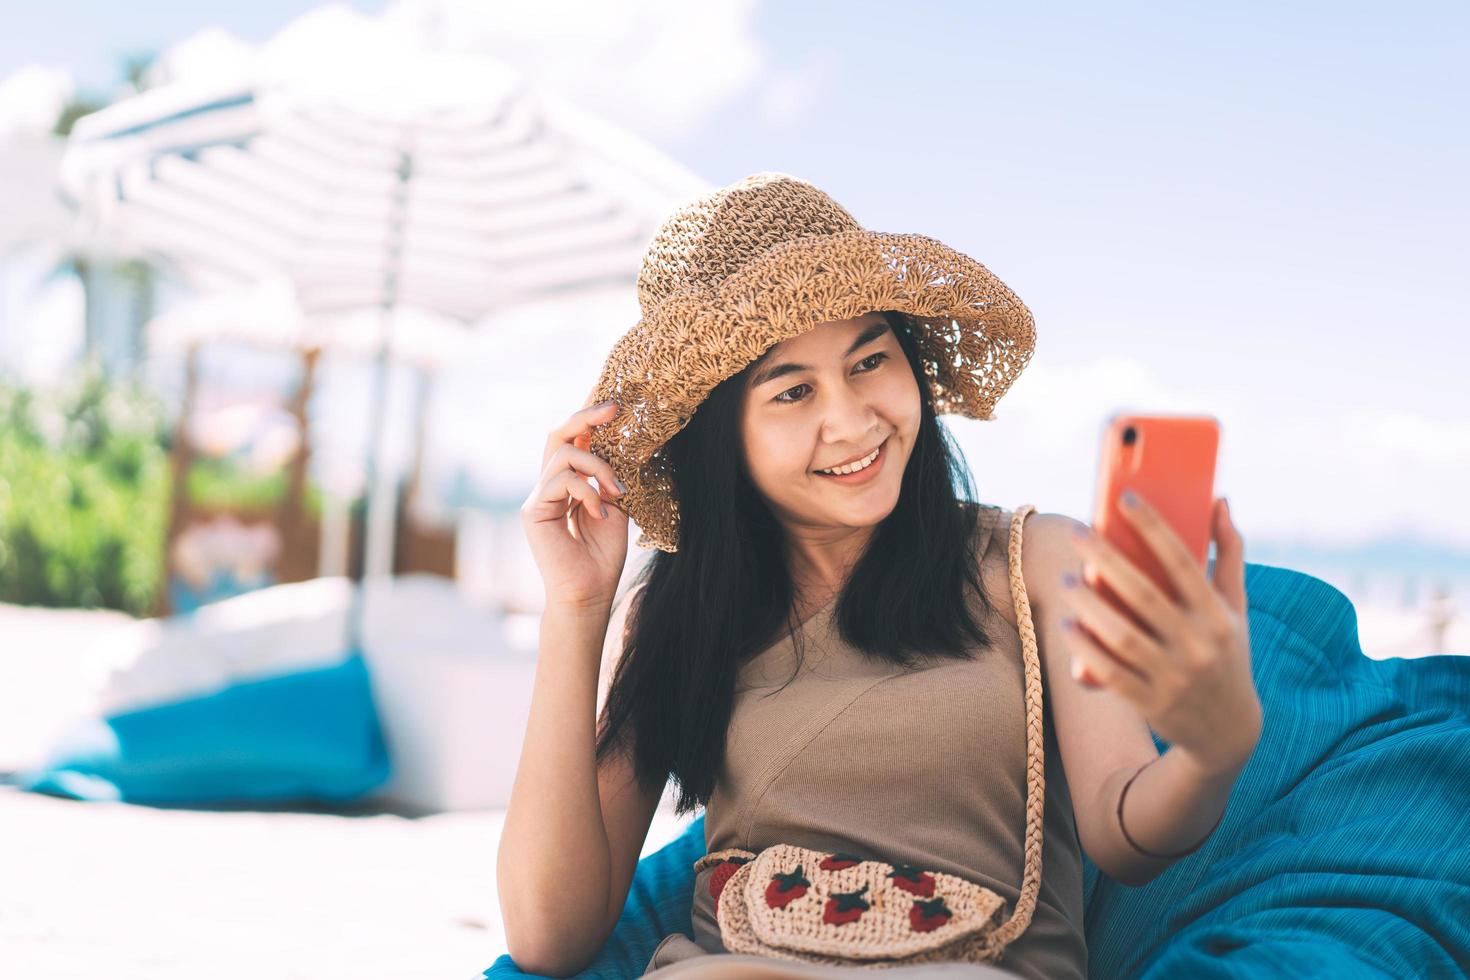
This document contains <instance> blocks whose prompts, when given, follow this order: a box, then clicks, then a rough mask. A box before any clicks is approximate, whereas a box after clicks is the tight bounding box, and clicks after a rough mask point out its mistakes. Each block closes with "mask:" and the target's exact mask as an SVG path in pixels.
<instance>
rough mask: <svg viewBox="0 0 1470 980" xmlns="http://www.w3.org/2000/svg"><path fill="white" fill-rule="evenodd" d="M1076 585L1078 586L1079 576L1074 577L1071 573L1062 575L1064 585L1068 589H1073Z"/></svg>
mask: <svg viewBox="0 0 1470 980" xmlns="http://www.w3.org/2000/svg"><path fill="white" fill-rule="evenodd" d="M1076 584H1077V576H1076V575H1073V574H1072V573H1071V572H1063V573H1062V585H1064V586H1065V587H1067V588H1069V589H1070V588H1072V587H1073V586H1074V585H1076Z"/></svg>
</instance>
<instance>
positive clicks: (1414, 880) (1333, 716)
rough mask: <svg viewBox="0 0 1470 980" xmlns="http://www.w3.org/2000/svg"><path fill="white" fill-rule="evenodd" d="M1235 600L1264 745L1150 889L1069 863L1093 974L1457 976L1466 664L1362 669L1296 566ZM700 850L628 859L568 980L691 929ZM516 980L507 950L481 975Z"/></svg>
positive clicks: (1469, 870)
mask: <svg viewBox="0 0 1470 980" xmlns="http://www.w3.org/2000/svg"><path fill="white" fill-rule="evenodd" d="M1246 592H1247V595H1248V596H1249V602H1250V616H1249V618H1250V633H1251V654H1252V656H1251V660H1252V671H1253V674H1254V677H1255V683H1256V689H1257V691H1258V692H1259V693H1260V697H1261V701H1262V705H1263V707H1264V709H1265V716H1266V724H1265V729H1264V731H1263V733H1262V737H1261V743H1260V745H1259V746H1258V747H1257V749H1256V752H1255V754H1254V755H1253V756H1252V757H1251V761H1250V763H1249V764H1248V765H1247V767H1246V769H1245V771H1244V772H1243V773H1242V774H1241V776H1240V779H1239V780H1238V781H1237V783H1236V785H1235V788H1234V791H1233V792H1232V794H1231V798H1230V803H1229V806H1228V808H1227V810H1226V814H1225V818H1224V820H1223V821H1222V822H1221V825H1220V827H1219V829H1217V830H1216V831H1215V833H1214V834H1213V835H1212V836H1211V838H1210V840H1209V841H1208V842H1207V843H1206V844H1205V846H1204V847H1202V848H1200V850H1198V851H1196V852H1195V853H1194V854H1191V855H1189V856H1188V857H1186V858H1183V859H1181V860H1179V861H1177V862H1175V863H1174V864H1173V865H1171V866H1170V868H1169V869H1168V870H1167V871H1165V872H1164V873H1163V874H1162V875H1160V876H1159V877H1158V878H1155V879H1154V880H1153V881H1151V882H1150V883H1149V884H1147V885H1146V886H1144V887H1142V888H1130V887H1127V886H1125V885H1120V884H1118V883H1117V882H1114V881H1112V880H1111V879H1110V878H1108V877H1106V876H1105V875H1101V874H1099V873H1098V871H1097V868H1096V866H1095V865H1093V864H1092V862H1091V861H1090V860H1089V859H1087V858H1086V855H1084V860H1083V870H1084V910H1085V911H1084V914H1085V920H1086V933H1087V943H1088V960H1089V964H1088V965H1089V973H1090V975H1091V976H1093V977H1143V978H1152V980H1162V978H1166V977H1180V976H1187V977H1257V976H1292V977H1301V976H1332V977H1380V976H1387V977H1406V976H1461V975H1464V973H1465V971H1466V970H1467V969H1470V845H1467V844H1466V841H1467V840H1470V780H1467V779H1466V778H1464V774H1465V773H1467V772H1470V718H1467V715H1466V710H1467V709H1466V707H1465V706H1466V705H1467V704H1470V656H1462V657H1453V656H1437V657H1422V658H1418V659H1413V660H1404V659H1393V660H1383V661H1380V660H1373V659H1370V658H1368V657H1366V656H1364V655H1363V652H1362V650H1361V648H1360V647H1359V646H1358V639H1357V615H1356V612H1355V611H1354V609H1353V606H1352V603H1351V602H1350V601H1348V599H1347V597H1346V596H1344V595H1343V594H1342V593H1340V592H1338V591H1337V590H1336V589H1334V588H1332V586H1330V585H1328V584H1327V583H1326V582H1323V581H1321V580H1319V579H1316V578H1313V577H1311V576H1309V575H1304V574H1302V573H1300V572H1296V571H1292V570H1291V569H1286V568H1276V567H1273V566H1269V565H1258V564H1249V563H1248V564H1247V565H1246ZM1466 652H1467V653H1470V651H1466ZM1154 740H1155V744H1156V745H1157V746H1158V747H1159V749H1160V750H1161V751H1163V750H1166V749H1167V748H1168V743H1167V742H1165V741H1163V740H1161V739H1159V738H1158V737H1157V736H1155V739H1154ZM703 853H704V818H703V816H701V817H700V818H699V819H698V820H696V821H694V822H693V823H692V824H691V825H690V826H689V827H688V828H687V829H686V831H685V832H684V834H683V835H682V836H680V837H679V838H678V839H676V840H675V841H673V842H672V843H670V844H669V845H667V846H666V847H664V848H663V849H662V850H660V851H658V852H657V853H655V854H651V855H649V856H648V857H646V858H644V859H643V860H642V861H640V862H639V864H638V869H637V872H636V873H635V875H634V878H633V884H632V888H631V890H630V893H629V897H628V904H627V905H626V906H625V907H624V910H623V915H622V917H621V918H620V919H619V920H618V924H617V927H616V928H615V929H614V930H613V933H612V936H611V937H610V938H609V940H608V942H607V944H606V945H605V946H604V948H603V950H602V952H601V953H599V955H598V957H597V959H596V960H595V961H594V962H593V963H592V965H591V966H589V967H588V968H587V969H586V970H585V971H583V972H582V973H579V974H577V976H578V977H585V978H592V977H598V978H602V980H621V978H631V977H636V976H639V975H640V974H641V973H642V971H643V968H644V967H645V966H646V965H647V963H648V959H649V957H651V956H652V955H653V950H654V949H655V947H657V945H658V943H659V941H660V940H661V939H662V938H663V937H664V936H665V935H667V934H668V933H670V932H675V931H678V932H684V933H685V934H686V935H692V927H691V925H690V922H689V907H690V904H691V901H692V899H693V887H694V876H693V871H692V869H691V868H690V865H691V864H693V862H694V861H695V860H697V859H698V858H699V856H700V855H702V854H703ZM526 975H527V974H523V973H521V972H520V971H519V970H517V969H516V966H515V963H514V962H513V961H512V960H511V959H510V957H509V956H501V957H500V958H499V959H498V960H496V961H495V963H494V965H493V966H491V968H490V969H489V970H487V971H485V973H484V976H485V977H493V978H506V977H520V976H526Z"/></svg>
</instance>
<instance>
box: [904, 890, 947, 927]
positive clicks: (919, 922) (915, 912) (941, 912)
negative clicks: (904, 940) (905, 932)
mask: <svg viewBox="0 0 1470 980" xmlns="http://www.w3.org/2000/svg"><path fill="white" fill-rule="evenodd" d="M953 914H954V913H953V912H951V911H950V910H949V906H947V905H945V904H944V896H943V895H941V896H939V897H938V898H931V899H929V900H928V901H925V900H924V899H922V898H920V899H915V900H914V907H913V908H911V909H909V925H911V926H913V927H914V931H915V932H933V931H934V930H935V929H938V928H939V927H940V926H942V925H944V924H945V923H946V922H948V921H949V920H950V917H951V916H952V915H953Z"/></svg>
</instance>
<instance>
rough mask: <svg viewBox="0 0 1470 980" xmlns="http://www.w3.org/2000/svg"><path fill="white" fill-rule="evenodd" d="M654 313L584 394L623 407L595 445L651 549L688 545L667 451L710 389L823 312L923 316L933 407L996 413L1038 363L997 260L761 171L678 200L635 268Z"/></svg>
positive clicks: (1030, 333) (642, 297)
mask: <svg viewBox="0 0 1470 980" xmlns="http://www.w3.org/2000/svg"><path fill="white" fill-rule="evenodd" d="M638 303H639V306H640V308H641V312H642V318H641V319H640V320H639V321H638V323H637V324H636V325H635V326H634V327H633V328H632V329H631V330H629V331H628V332H627V333H626V334H624V335H623V336H622V337H621V338H620V339H619V340H618V341H617V343H615V344H614V345H613V348H612V350H611V351H610V352H609V354H608V357H607V361H606V363H605V364H604V365H603V368H602V374H601V376H600V377H599V378H598V381H597V387H596V388H594V389H593V392H592V395H591V397H590V398H589V399H588V402H587V404H589V405H593V404H598V403H600V402H603V401H606V400H608V399H615V400H616V401H617V402H618V413H617V414H616V415H615V416H613V418H612V419H611V420H609V421H608V422H605V423H603V424H601V425H597V426H594V427H593V428H592V432H591V438H590V445H589V448H590V449H591V451H592V452H593V453H595V454H596V455H598V456H600V457H602V458H603V459H605V460H607V462H608V463H609V464H610V465H611V466H612V469H613V472H614V473H615V474H616V475H617V477H618V479H619V480H621V481H622V482H623V485H624V486H626V487H627V488H628V489H627V492H626V493H625V494H623V495H622V496H621V497H615V498H613V500H612V501H611V503H612V504H613V505H614V506H616V507H619V508H620V509H622V510H623V511H624V512H626V513H627V514H628V516H629V518H630V519H631V520H632V521H633V522H634V523H635V524H637V525H638V526H639V528H641V529H642V533H641V534H640V536H639V538H638V546H639V547H640V548H648V547H656V548H658V549H660V550H662V551H668V552H673V551H677V550H678V543H679V502H678V500H676V499H675V497H674V485H673V479H672V471H671V465H670V461H669V459H668V457H667V456H666V454H665V453H664V452H663V451H662V447H663V445H664V443H665V442H667V441H668V440H669V439H670V438H671V437H672V436H674V435H675V434H676V433H677V432H678V431H679V430H680V429H682V428H683V427H684V426H685V424H687V423H688V421H689V419H690V418H691V417H692V416H693V415H694V410H695V409H696V408H698V407H699V405H700V403H701V402H703V401H704V399H705V397H706V396H707V395H709V393H710V391H712V390H713V389H714V387H715V386H716V385H718V384H719V383H720V382H721V381H724V380H725V379H726V378H728V377H730V376H731V375H734V374H737V373H739V372H740V371H741V370H742V369H743V368H745V366H746V365H748V364H749V363H750V362H751V361H753V360H755V359H756V358H757V357H759V356H760V355H761V354H763V353H764V352H765V351H766V350H767V349H768V348H770V347H772V346H774V345H775V344H778V343H780V342H781V341H783V340H787V339H789V338H791V337H795V336H797V335H798V334H801V333H804V332H806V331H807V330H810V329H811V328H812V327H814V326H816V325H817V324H819V323H825V322H828V321H832V320H850V319H853V318H855V317H859V316H861V315H863V314H864V313H870V312H873V311H879V310H896V311H898V312H901V313H906V314H908V316H909V319H910V322H911V323H912V325H913V327H914V339H915V340H916V341H917V344H918V347H919V350H920V354H921V359H922V361H923V366H924V374H925V376H926V378H927V380H928V383H929V389H930V391H931V393H932V394H933V399H934V410H935V412H936V414H940V415H943V414H958V415H963V416H965V417H967V418H973V419H990V418H991V410H992V409H993V408H994V406H995V403H996V402H997V401H998V400H999V399H1000V397H1001V396H1002V395H1004V394H1005V393H1006V391H1007V390H1008V389H1009V388H1010V387H1011V385H1012V384H1013V383H1014V382H1015V380H1016V378H1017V376H1018V375H1019V374H1020V373H1021V371H1022V370H1023V369H1024V368H1025V367H1026V364H1027V362H1028V361H1029V360H1030V359H1031V353H1032V351H1033V350H1034V349H1035V346H1036V328H1035V325H1034V322H1033V320H1032V317H1031V311H1030V310H1028V309H1027V308H1026V304H1024V303H1022V302H1021V300H1020V298H1019V297H1017V296H1016V294H1015V293H1013V292H1012V291H1011V290H1010V288H1009V287H1008V286H1006V284H1005V283H1003V282H1001V281H1000V280H999V279H997V278H996V277H995V275H994V274H993V273H991V271H990V270H989V269H987V268H985V266H983V265H981V264H980V263H979V262H976V261H975V260H974V259H972V258H969V257H968V256H965V255H963V254H961V253H959V252H957V251H955V250H954V249H952V248H950V247H949V246H947V245H945V244H943V243H942V242H939V241H937V240H935V239H933V238H928V237H926V236H924V235H898V234H885V233H883V232H875V231H867V230H865V229H864V228H863V227H862V226H861V225H859V224H858V223H857V221H856V220H855V219H854V218H853V217H852V215H850V214H848V213H847V211H846V210H845V209H844V208H843V207H842V206H841V205H839V204H838V203H837V202H836V201H834V200H832V198H830V197H829V196H827V194H825V193H824V192H822V191H821V190H819V189H817V188H816V187H814V186H813V185H811V184H810V183H808V182H806V181H804V180H800V179H798V178H796V177H792V176H789V175H787V174H782V173H770V172H762V173H757V174H752V175H750V176H748V177H744V178H742V179H740V180H737V181H735V182H734V183H733V184H730V185H728V186H726V187H722V188H720V189H718V190H716V191H713V192H711V193H709V194H706V195H705V196H703V197H700V198H698V199H696V200H694V201H692V202H690V203H687V204H684V205H682V206H680V207H679V208H676V209H675V210H674V212H673V213H672V214H670V215H669V217H668V218H666V219H665V220H664V223H663V225H662V226H661V227H660V228H659V230H658V232H657V233H656V234H655V235H654V237H653V241H652V242H650V243H649V246H648V250H647V251H646V252H644V255H643V266H642V270H641V271H640V272H639V275H638Z"/></svg>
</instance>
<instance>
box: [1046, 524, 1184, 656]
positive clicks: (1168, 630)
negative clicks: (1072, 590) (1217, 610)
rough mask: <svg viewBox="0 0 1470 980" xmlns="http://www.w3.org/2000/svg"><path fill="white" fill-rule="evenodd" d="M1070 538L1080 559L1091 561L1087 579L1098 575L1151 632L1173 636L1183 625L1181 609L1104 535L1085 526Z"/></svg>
mask: <svg viewBox="0 0 1470 980" xmlns="http://www.w3.org/2000/svg"><path fill="white" fill-rule="evenodd" d="M1071 541H1072V546H1073V547H1074V548H1075V549H1076V551H1077V553H1078V554H1079V555H1081V556H1082V558H1083V561H1084V563H1086V562H1091V564H1092V568H1093V570H1094V572H1095V574H1093V575H1088V576H1087V579H1088V581H1089V582H1090V581H1091V580H1093V579H1096V578H1100V579H1101V580H1102V581H1104V582H1106V583H1107V585H1108V588H1110V589H1111V590H1112V591H1113V592H1114V594H1116V595H1117V596H1118V598H1119V599H1121V600H1122V601H1123V602H1124V604H1126V605H1127V606H1128V608H1129V609H1130V610H1132V611H1133V614H1134V615H1135V616H1137V617H1138V619H1139V621H1140V622H1142V623H1143V624H1144V625H1145V626H1147V627H1148V628H1149V629H1150V630H1151V631H1152V632H1153V634H1154V635H1155V636H1159V637H1172V636H1177V635H1179V633H1180V631H1181V630H1183V629H1184V627H1185V615H1184V611H1183V610H1181V609H1180V608H1179V606H1178V605H1176V604H1175V602H1174V600H1173V599H1172V598H1170V597H1169V596H1167V595H1165V594H1164V591H1163V590H1162V589H1160V588H1159V587H1158V585H1156V584H1155V583H1154V580H1153V579H1151V578H1149V577H1148V576H1147V575H1145V574H1144V573H1143V571H1142V570H1141V569H1140V568H1139V567H1138V566H1137V565H1136V564H1134V563H1133V561H1132V560H1131V559H1129V558H1128V556H1126V555H1124V554H1123V553H1122V552H1121V551H1119V550H1118V549H1117V548H1115V547H1113V545H1112V543H1111V542H1109V541H1108V540H1107V539H1106V538H1104V537H1103V536H1102V535H1100V534H1097V533H1095V532H1094V531H1092V530H1091V529H1090V528H1087V529H1085V530H1084V535H1083V536H1082V537H1078V536H1076V535H1073V536H1072V538H1071ZM1084 568H1085V565H1084ZM1099 601H1101V600H1099Z"/></svg>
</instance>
